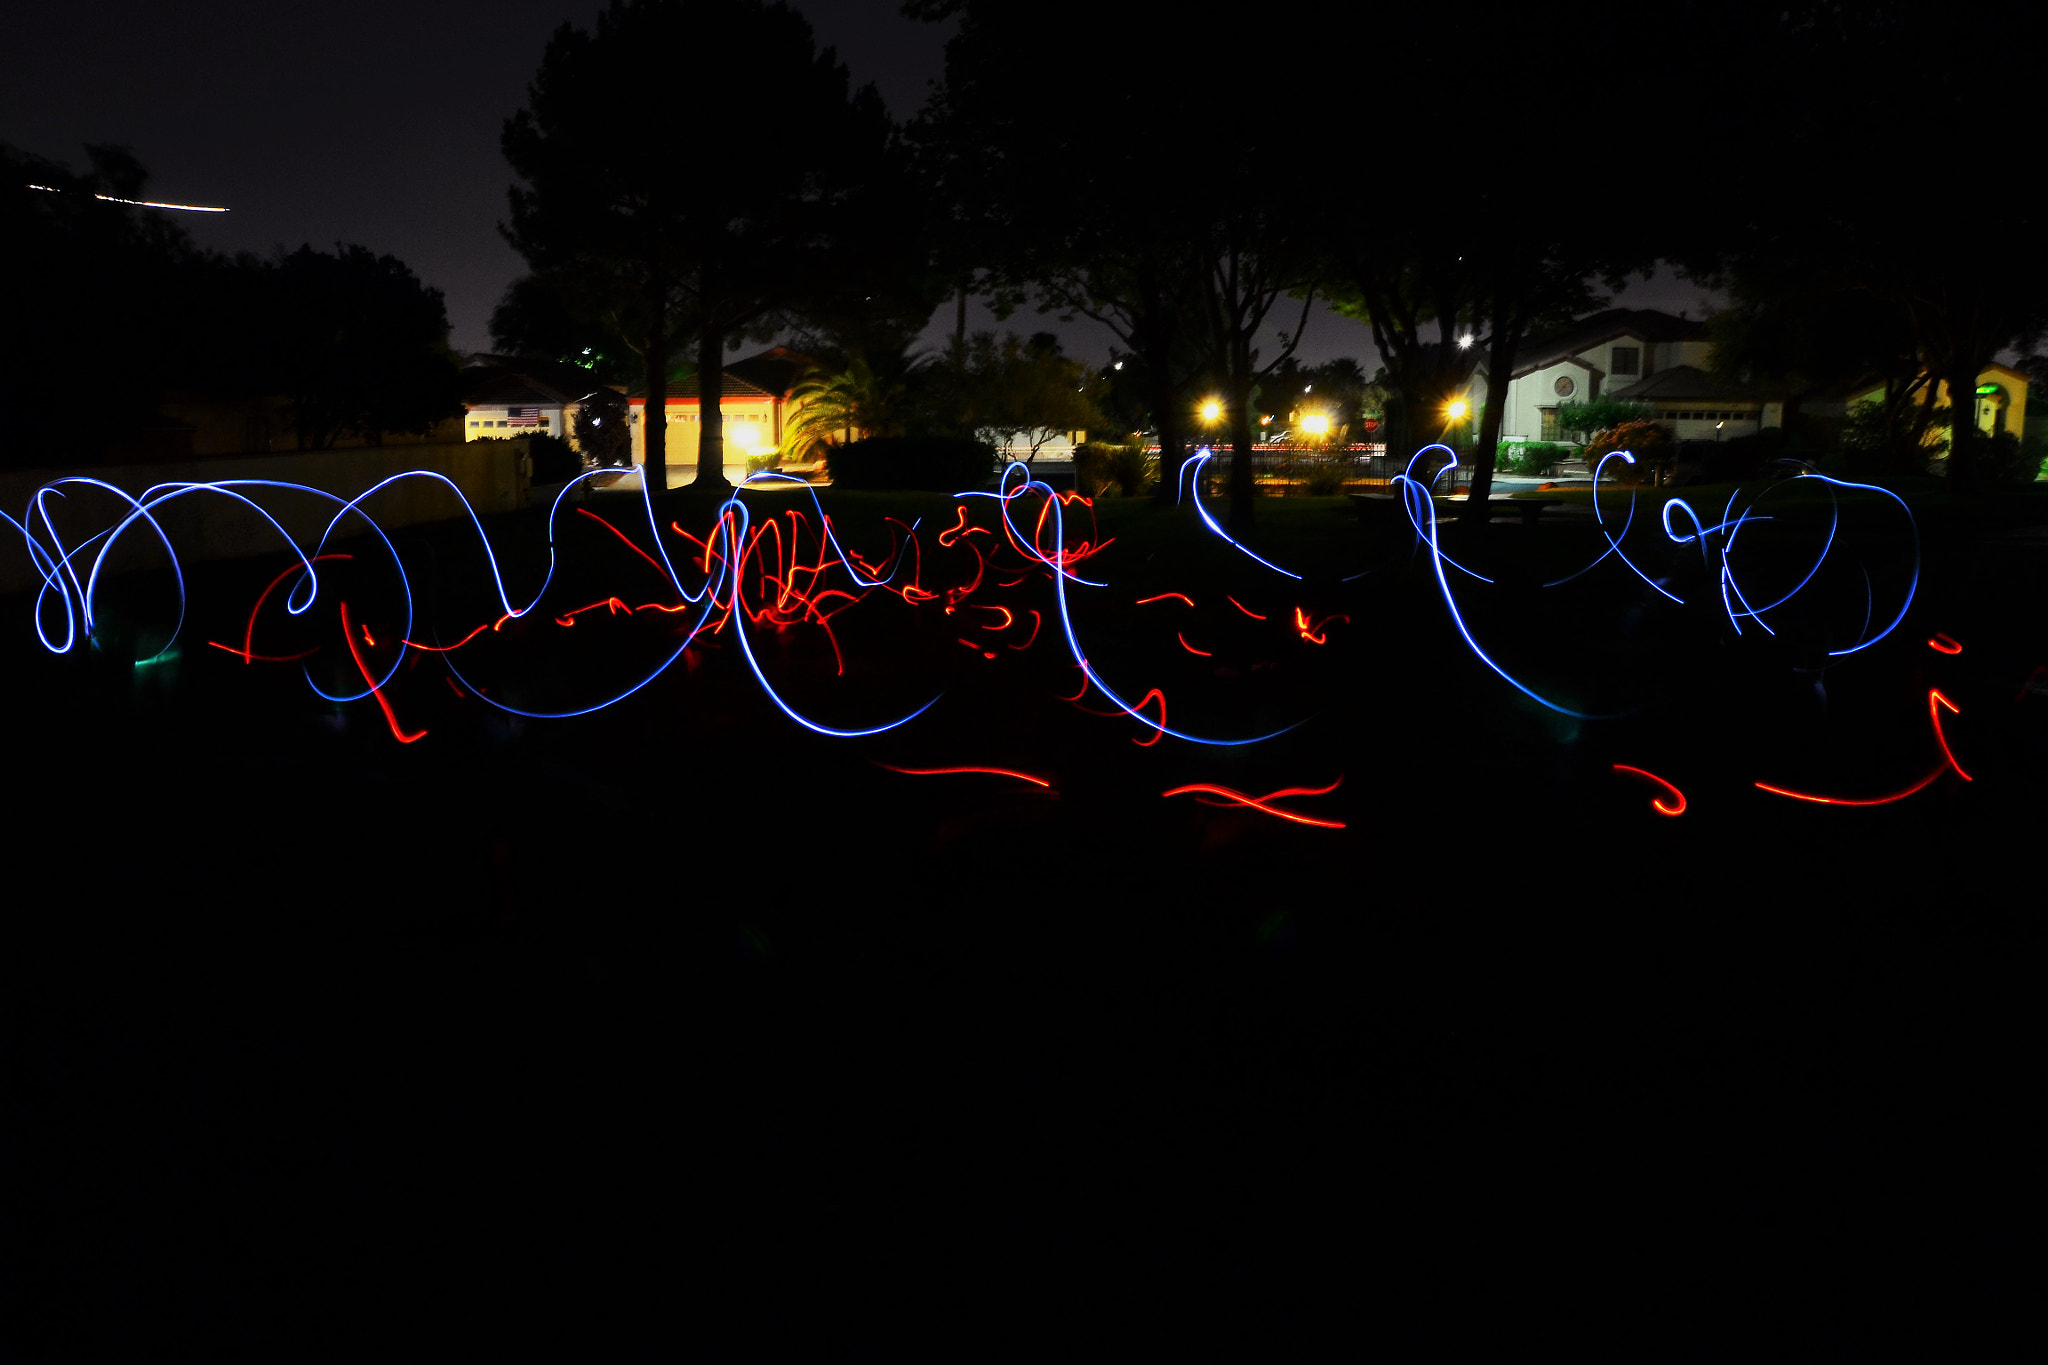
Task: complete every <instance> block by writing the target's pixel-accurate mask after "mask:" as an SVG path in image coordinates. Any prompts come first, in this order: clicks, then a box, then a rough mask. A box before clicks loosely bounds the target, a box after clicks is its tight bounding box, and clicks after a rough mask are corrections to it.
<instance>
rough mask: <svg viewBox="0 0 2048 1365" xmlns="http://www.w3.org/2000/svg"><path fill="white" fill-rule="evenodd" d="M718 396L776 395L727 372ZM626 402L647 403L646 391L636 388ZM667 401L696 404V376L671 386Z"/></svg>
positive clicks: (720, 385)
mask: <svg viewBox="0 0 2048 1365" xmlns="http://www.w3.org/2000/svg"><path fill="white" fill-rule="evenodd" d="M718 396H719V397H720V398H774V397H775V396H776V395H775V394H773V393H770V392H769V391H768V390H767V389H764V388H762V387H761V386H760V385H759V384H755V383H750V382H749V381H747V380H745V379H742V378H741V377H740V376H738V375H736V374H734V373H733V372H732V371H731V370H727V371H725V373H724V374H723V375H721V376H720V380H719V386H718ZM627 400H628V401H629V402H633V403H641V404H644V403H646V402H647V390H646V389H645V388H636V389H634V390H633V391H632V392H631V393H629V394H628V395H627ZM668 401H669V402H671V403H694V402H696V401H697V378H696V376H695V375H692V376H690V377H689V378H687V379H682V380H679V381H677V382H676V383H674V384H671V385H670V386H669V390H668Z"/></svg>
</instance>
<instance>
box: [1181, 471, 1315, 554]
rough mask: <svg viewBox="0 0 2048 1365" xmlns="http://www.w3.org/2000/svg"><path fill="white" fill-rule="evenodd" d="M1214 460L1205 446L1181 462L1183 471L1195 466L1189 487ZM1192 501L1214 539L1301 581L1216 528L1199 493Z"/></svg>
mask: <svg viewBox="0 0 2048 1365" xmlns="http://www.w3.org/2000/svg"><path fill="white" fill-rule="evenodd" d="M1214 458H1216V452H1214V451H1212V450H1210V449H1209V448H1208V447H1207V446H1204V447H1202V448H1201V449H1199V450H1197V451H1196V452H1195V453H1194V454H1192V455H1190V456H1188V458H1187V459H1186V460H1185V461H1183V462H1182V465H1181V468H1182V469H1183V470H1185V469H1186V468H1187V466H1188V465H1190V464H1192V465H1194V466H1195V472H1194V473H1191V474H1189V475H1188V476H1187V482H1188V484H1189V486H1190V487H1193V485H1194V481H1195V477H1196V475H1198V474H1199V473H1200V471H1201V467H1202V465H1205V464H1207V463H1208V462H1209V461H1210V460H1213V459H1214ZM1193 501H1194V504H1195V511H1196V512H1197V513H1199V514H1200V516H1201V518H1202V523H1203V525H1205V526H1207V527H1208V528H1209V530H1210V532H1211V533H1212V534H1214V535H1215V536H1216V537H1218V538H1219V539H1221V540H1222V541H1224V542H1225V543H1226V544H1228V545H1230V546H1231V547H1232V548H1234V549H1236V550H1238V551H1239V552H1241V553H1242V554H1244V555H1245V556H1246V557H1247V558H1249V559H1254V560H1257V561H1258V562H1259V563H1261V564H1263V565H1265V566H1266V567H1267V568H1269V569H1271V570H1272V571H1273V572H1274V573H1276V574H1280V575H1282V576H1283V577H1286V578H1291V579H1293V580H1294V581H1295V582H1297V583H1299V582H1300V581H1301V575H1300V574H1298V573H1295V572H1294V571H1293V570H1292V569H1283V568H1281V567H1280V566H1279V565H1278V564H1275V563H1274V562H1273V561H1272V560H1270V559H1266V558H1264V557H1263V556H1261V555H1259V554H1257V553H1256V552H1254V551H1253V550H1252V549H1251V548H1250V547H1249V546H1247V545H1245V544H1244V543H1243V542H1242V541H1238V540H1234V539H1232V538H1231V536H1230V533H1229V532H1227V531H1225V530H1224V529H1223V528H1222V527H1221V526H1218V525H1217V524H1216V518H1214V517H1212V516H1210V515H1209V509H1208V508H1206V507H1204V506H1202V495H1201V493H1200V492H1199V491H1196V492H1195V495H1194V499H1193Z"/></svg>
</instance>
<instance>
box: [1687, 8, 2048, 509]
mask: <svg viewBox="0 0 2048 1365" xmlns="http://www.w3.org/2000/svg"><path fill="white" fill-rule="evenodd" d="M1757 8H1758V9H1759V10H1761V11H1762V12H1761V13H1759V14H1757V15H1756V16H1755V22H1754V30H1755V32H1756V33H1757V35H1758V36H1759V37H1760V38H1762V39H1763V41H1761V42H1759V43H1757V44H1756V45H1755V52H1756V60H1755V63H1754V69H1753V73H1752V79H1753V80H1754V81H1755V82H1756V84H1757V86H1758V88H1762V89H1797V90H1798V91H1799V98H1797V99H1796V100H1789V101H1782V102H1781V101H1737V102H1731V103H1730V105H1729V106H1728V107H1727V108H1726V109H1725V110H1724V111H1723V112H1722V118H1723V121H1724V126H1723V127H1722V128H1720V129H1718V130H1716V131H1717V132H1718V133H1719V135H1720V140H1722V141H1723V142H1725V143H1727V144H1728V145H1730V146H1734V147H1739V148H1742V149H1744V150H1745V151H1747V152H1748V153H1750V160H1751V161H1752V163H1753V164H1754V165H1755V166H1756V167H1757V174H1756V176H1755V178H1754V180H1753V181H1752V183H1751V185H1750V186H1749V187H1748V192H1747V193H1745V194H1743V195H1740V196H1729V197H1726V198H1725V199H1721V200H1717V201H1715V202H1714V203H1712V204H1703V205H1702V209H1703V212H1706V213H1710V214H1711V220H1712V222H1713V226H1714V231H1713V233H1712V235H1711V237H1710V238H1709V239H1707V240H1705V241H1702V242H1700V243H1699V244H1698V245H1697V247H1696V249H1695V250H1694V251H1692V252H1691V253H1690V254H1689V255H1688V257H1687V263H1688V266H1689V269H1690V270H1691V271H1692V273H1694V274H1695V275H1696V276H1697V277H1699V278H1702V279H1705V280H1709V281H1713V282H1717V283H1724V284H1727V285H1730V286H1731V287H1732V288H1733V289H1734V290H1735V291H1736V292H1737V293H1738V295H1746V296H1748V297H1749V298H1751V299H1752V300H1757V301H1760V302H1765V303H1771V302H1775V303H1776V304H1777V305H1779V306H1781V307H1790V306H1794V305H1795V303H1796V300H1798V299H1799V298H1801V297H1807V298H1811V297H1813V296H1814V295H1815V294H1817V293H1833V294H1836V295H1852V294H1853V295H1861V296H1862V297H1863V299H1864V300H1866V301H1867V302H1870V303H1874V304H1876V305H1877V306H1878V308H1879V309H1880V311H1881V312H1883V313H1885V314H1887V315H1888V316H1889V318H1890V320H1891V321H1890V322H1889V323H1887V324H1885V325H1886V327H1887V330H1888V331H1902V332H1903V333H1904V335H1905V336H1906V337H1908V338H1910V342H1909V344H1910V349H1911V350H1912V351H1913V352H1914V353H1915V355H1916V356H1917V358H1918V360H1919V363H1920V364H1921V365H1923V366H1924V367H1925V370H1926V372H1927V373H1928V375H1929V376H1931V378H1933V379H1934V380H1936V381H1939V382H1940V383H1944V384H1946V385H1947V388H1948V394H1949V401H1950V406H1951V409H1952V417H1953V421H1952V423H1951V431H1950V443H1951V444H1950V450H1949V457H1948V468H1949V475H1950V480H1951V483H1952V485H1953V486H1954V487H1956V488H1958V489H1964V490H1968V489H1970V488H1973V487H1974V486H1976V484H1977V482H1978V479H1977V475H1978V471H1977V461H1978V449H1979V446H1980V445H1981V444H1982V442H1981V439H1980V436H1979V433H1978V431H1977V429H1976V426H1975V422H1974V420H1973V418H1974V406H1975V391H1976V387H1977V378H1978V376H1979V375H1980V374H1981V373H1982V372H1983V369H1984V367H1985V366H1986V365H1988V364H1990V363H1991V362H1992V361H1994V360H1996V359H1997V358H1998V356H1999V355H2000V354H2001V353H2002V352H2005V351H2007V350H2009V349H2018V350H2024V349H2026V348H2027V347H2029V346H2031V345H2032V344H2033V342H2034V341H2035V340H2036V339H2037V338H2038V337H2039V336H2041V335H2042V333H2043V331H2044V329H2048V275H2044V273H2043V272H2042V271H2040V270H2038V269H2035V268H2033V267H2032V266H2031V265H2029V264H2027V263H2026V260H2025V256H2024V254H2023V253H2024V250H2025V248H2024V247H2023V245H2022V244H2025V243H2031V242H2034V241H2037V240H2039V238H2040V236H2041V232H2042V229H2043V226H2044V223H2043V215H2042V209H2041V202H2040V200H2039V199H2038V198H2037V197H2036V196H2035V195H2034V194H2033V193H2032V192H2031V191H2030V190H2029V189H2028V187H2027V181H2026V179H2025V178H2024V175H2023V174H2022V173H2016V172H2008V171H2006V170H2005V164H2006V159H2005V158H2004V156H2003V155H2002V154H2001V153H1998V152H1996V151H1994V150H1992V149H1993V148H1995V147H1997V146H1999V145H2001V144H2002V140H2003V139H2004V138H2006V137H2007V136H2009V135H2010V131H2011V130H2012V129H2015V128H2023V127H2026V126H2029V125H2030V124H2031V123H2032V121H2033V119H2034V117H2035V100H2034V86H2035V79H2034V73H2033V70H2032V67H2031V65H2030V64H2031V63H2032V62H2033V61H2034V59H2035V58H2036V57H2037V56H2038V54H2039V53H2040V52H2041V51H2042V50H2043V47H2044V44H2048V14H2044V13H2043V11H2042V9H2041V7H2040V6H2039V5H2035V4H2028V3H2021V2H2020V0H1987V3H1986V4H1983V5H1978V6H1973V7H1971V8H1970V9H1969V10H1968V11H1958V10H1955V9H1954V8H1953V7H1951V6H1947V5H1943V4H1939V3H1936V0H1871V3H1867V4H1861V5H1856V6H1853V7H1849V6H1842V5H1839V4H1836V3H1832V0H1795V2H1793V3H1772V4H1768V5H1763V4H1759V5H1758V6H1757ZM1788 83H1789V84H1788ZM1821 156H1824V157H1825V158H1826V160H1827V164H1828V165H1829V167H1830V172H1831V173H1830V175H1829V177H1828V179H1827V182H1826V183H1825V184H1819V183H1816V182H1815V180H1814V178H1813V176H1812V172H1811V166H1812V164H1813V161H1814V158H1816V157H1821ZM1795 265H1796V267H1797V268H1796V269H1788V267H1789V266H1795Z"/></svg>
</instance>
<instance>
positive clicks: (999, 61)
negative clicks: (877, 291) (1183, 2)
mask: <svg viewBox="0 0 2048 1365" xmlns="http://www.w3.org/2000/svg"><path fill="white" fill-rule="evenodd" d="M905 12H906V13H908V14H911V15H912V16H914V17H919V18H925V19H933V20H936V19H941V18H947V17H951V16H954V15H957V16H958V17H959V21H960V26H959V29H958V31H957V32H956V33H955V35H954V36H953V37H952V38H951V39H950V40H949V41H948V43H947V46H946V77H945V83H944V86H943V88H942V89H941V90H940V91H939V92H937V94H936V95H935V96H934V98H933V100H932V102H931V104H929V105H928V106H927V107H926V109H925V110H924V112H923V113H922V114H921V115H920V116H919V119H918V121H917V124H916V125H915V126H914V128H913V131H912V135H913V137H914V139H915V140H916V141H917V143H918V145H919V148H920V150H921V152H922V154H923V157H924V160H925V164H926V166H927V168H928V176H929V178H930V179H931V180H932V182H933V183H934V185H935V186H936V188H937V192H938V193H939V195H940V197H941V200H942V202H943V204H944V206H945V211H946V213H947V214H948V230H949V232H951V233H952V234H953V240H954V242H955V252H954V255H953V259H954V260H955V262H956V266H957V270H958V273H959V275H960V276H961V277H962V278H965V277H966V276H967V275H969V274H974V275H975V279H976V283H977V287H978V288H979V289H980V291H981V292H983V293H984V294H986V295H987V296H988V298H989V299H990V301H991V303H992V304H993V305H994V307H995V309H996V311H997V313H998V315H1007V314H1008V312H1009V311H1011V310H1012V309H1014V308H1016V307H1019V306H1021V305H1023V304H1024V303H1026V302H1031V303H1034V304H1035V305H1036V306H1037V307H1038V308H1039V309H1040V311H1043V312H1051V313H1057V314H1059V315H1062V316H1064V317H1068V318H1072V317H1086V318H1089V319H1092V320H1093V321H1095V322H1098V323H1101V324H1102V325H1103V326H1104V327H1106V328H1108V329H1109V330H1110V332H1111V333H1112V334H1114V336H1115V337H1116V340H1117V342H1118V344H1119V346H1120V347H1121V349H1122V352H1123V354H1125V355H1126V356H1128V357H1129V362H1128V364H1129V370H1130V372H1131V377H1132V378H1133V379H1135V380H1137V381H1138V382H1141V383H1142V384H1143V385H1144V388H1145V393H1146V397H1147V402H1148V405H1149V407H1150V409H1151V417H1152V422H1153V424H1154V426H1155V427H1156V428H1157V430H1158V433H1159V442H1160V448H1161V465H1162V469H1163V470H1171V471H1177V470H1178V468H1179V465H1180V461H1181V457H1182V453H1183V446H1184V437H1185V433H1186V432H1187V430H1188V426H1189V423H1190V421H1191V419H1192V412H1191V411H1190V410H1189V409H1190V404H1191V401H1192V398H1191V393H1190V389H1189V386H1190V384H1191V383H1192V381H1193V380H1194V379H1195V378H1196V377H1197V376H1198V375H1200V374H1201V373H1202V371H1203V368H1204V365H1205V362H1206V353H1205V351H1204V349H1203V346H1202V341H1203V339H1204V337H1203V332H1202V327H1203V317H1202V313H1201V306H1202V301H1203V286H1204V277H1205V272H1206V271H1207V270H1208V269H1209V268H1210V266H1211V265H1212V264H1213V260H1212V258H1210V257H1209V256H1207V255H1206V254H1205V250H1206V247H1207V246H1208V243H1207V241H1206V239H1205V236H1204V234H1203V233H1202V232H1201V231H1199V227H1198V223H1196V222H1194V221H1191V220H1190V219H1188V218H1187V217H1186V216H1184V213H1183V209H1184V207H1185V206H1186V204H1187V203H1188V202H1189V201H1190V198H1191V196H1194V195H1197V194H1199V193H1201V192H1203V189H1204V180H1203V177H1204V176H1205V175H1206V174H1207V172H1208V167H1207V165H1206V164H1205V163H1206V153H1205V149H1204V145H1203V141H1202V139H1201V138H1199V137H1193V136H1190V135H1189V126H1188V125H1189V111H1188V109H1187V108H1186V107H1184V106H1183V105H1182V104H1181V103H1180V102H1179V100H1178V99H1177V97H1175V96H1174V94H1173V90H1172V87H1171V85H1170V84H1168V83H1163V82H1160V81H1156V80H1154V81H1146V80H1139V79H1130V78H1126V77H1124V76H1122V75H1118V76H1116V77H1114V78H1111V79H1103V80H1093V81H1089V82H1087V83H1086V84H1085V85H1081V86H1077V87H1076V88H1075V90H1074V92H1073V96H1072V97H1073V98H1074V99H1077V100H1083V101H1085V104H1086V116H1085V117H1079V116H1074V115H1071V114H1070V115H1063V116H1061V117H1056V118H1048V117H1047V110H1046V107H1045V104H1044V102H1043V101H1042V100H1040V99H1034V98H1028V97H1023V93H1022V91H1021V90H1020V81H1023V80H1025V79H1027V77H1025V76H1024V75H1023V74H1022V73H1030V72H1044V71H1059V70H1065V69H1068V68H1070V67H1072V66H1073V64H1074V61H1075V54H1076V47H1075V41H1076V36H1077V35H1083V34H1085V35H1086V51H1087V52H1088V54H1089V56H1090V58H1091V59H1092V61H1093V62H1094V63H1095V64H1097V65H1098V66H1099V67H1100V68H1102V69H1104V70H1113V71H1117V72H1123V71H1126V70H1130V71H1136V70H1144V71H1148V72H1152V73H1154V75H1155V76H1158V75H1163V74H1164V73H1166V72H1170V71H1174V70H1186V71H1190V72H1192V71H1194V70H1197V69H1199V68H1200V61H1199V58H1200V57H1201V55H1202V51H1203V44H1204V43H1205V42H1206V41H1207V40H1206V38H1199V39H1198V37H1197V35H1196V34H1195V33H1194V32H1192V31H1191V30H1193V29H1197V28H1199V27H1200V26H1199V25H1188V24H1177V23H1170V22H1168V23H1162V22H1159V21H1158V20H1157V19H1156V17H1155V16H1153V15H1151V14H1140V13H1133V12H1126V11H1123V10H1120V9H1119V8H1117V7H1115V6H1107V7H1105V6H1100V5H1089V4H1083V3H1079V0H1049V2H1048V3H1039V2H1037V0H1031V2H1027V0H910V3H908V4H906V5H905ZM977 270H978V273H976V272H977ZM964 344H965V327H964V322H963V323H962V324H960V327H959V331H958V332H956V349H958V350H959V351H960V352H961V353H960V355H959V356H958V357H957V359H956V363H964V360H965V354H964ZM1161 492H1162V496H1166V497H1170V496H1172V488H1171V480H1170V479H1162V480H1161Z"/></svg>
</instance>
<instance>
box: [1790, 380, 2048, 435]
mask: <svg viewBox="0 0 2048 1365" xmlns="http://www.w3.org/2000/svg"><path fill="white" fill-rule="evenodd" d="M1883 399H1884V385H1882V384H1862V385H1858V386H1856V387H1855V388H1853V389H1851V390H1850V391H1849V392H1848V393H1846V394H1838V395H1836V396H1835V397H1834V398H1833V400H1832V401H1822V400H1816V399H1812V398H1803V399H1801V400H1800V403H1799V407H1800V410H1801V411H1802V412H1816V413H1827V414H1830V415H1833V416H1844V415H1846V414H1847V412H1848V410H1849V409H1850V408H1852V407H1854V406H1855V405H1856V404H1858V403H1864V402H1881V401H1883ZM1948 401H1949V399H1948V381H1946V380H1942V381H1940V387H1939V388H1938V389H1937V390H1936V391H1935V395H1934V402H1935V405H1936V406H1937V407H1943V406H1947V405H1948ZM1975 409H1976V412H1975V415H1976V420H1977V430H1979V431H1981V432H1983V433H1984V434H1985V435H1987V436H1990V435H1996V434H1997V433H1999V432H2001V431H2009V432H2011V433H2012V434H2013V435H2015V436H2024V435H2025V434H2026V429H2027V376H2026V372H2025V371H2024V370H2016V369H2014V368H2013V367H2012V366H2010V365H1999V364H1996V363H1994V364H1990V365H1987V366H1985V367H1984V370H1983V372H1982V373H1981V374H1979V375H1978V376H1977V393H1976V403H1975ZM1940 439H1941V433H1940V432H1939V431H1937V430H1930V431H1929V432H1928V440H1929V441H1937V440H1940Z"/></svg>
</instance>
